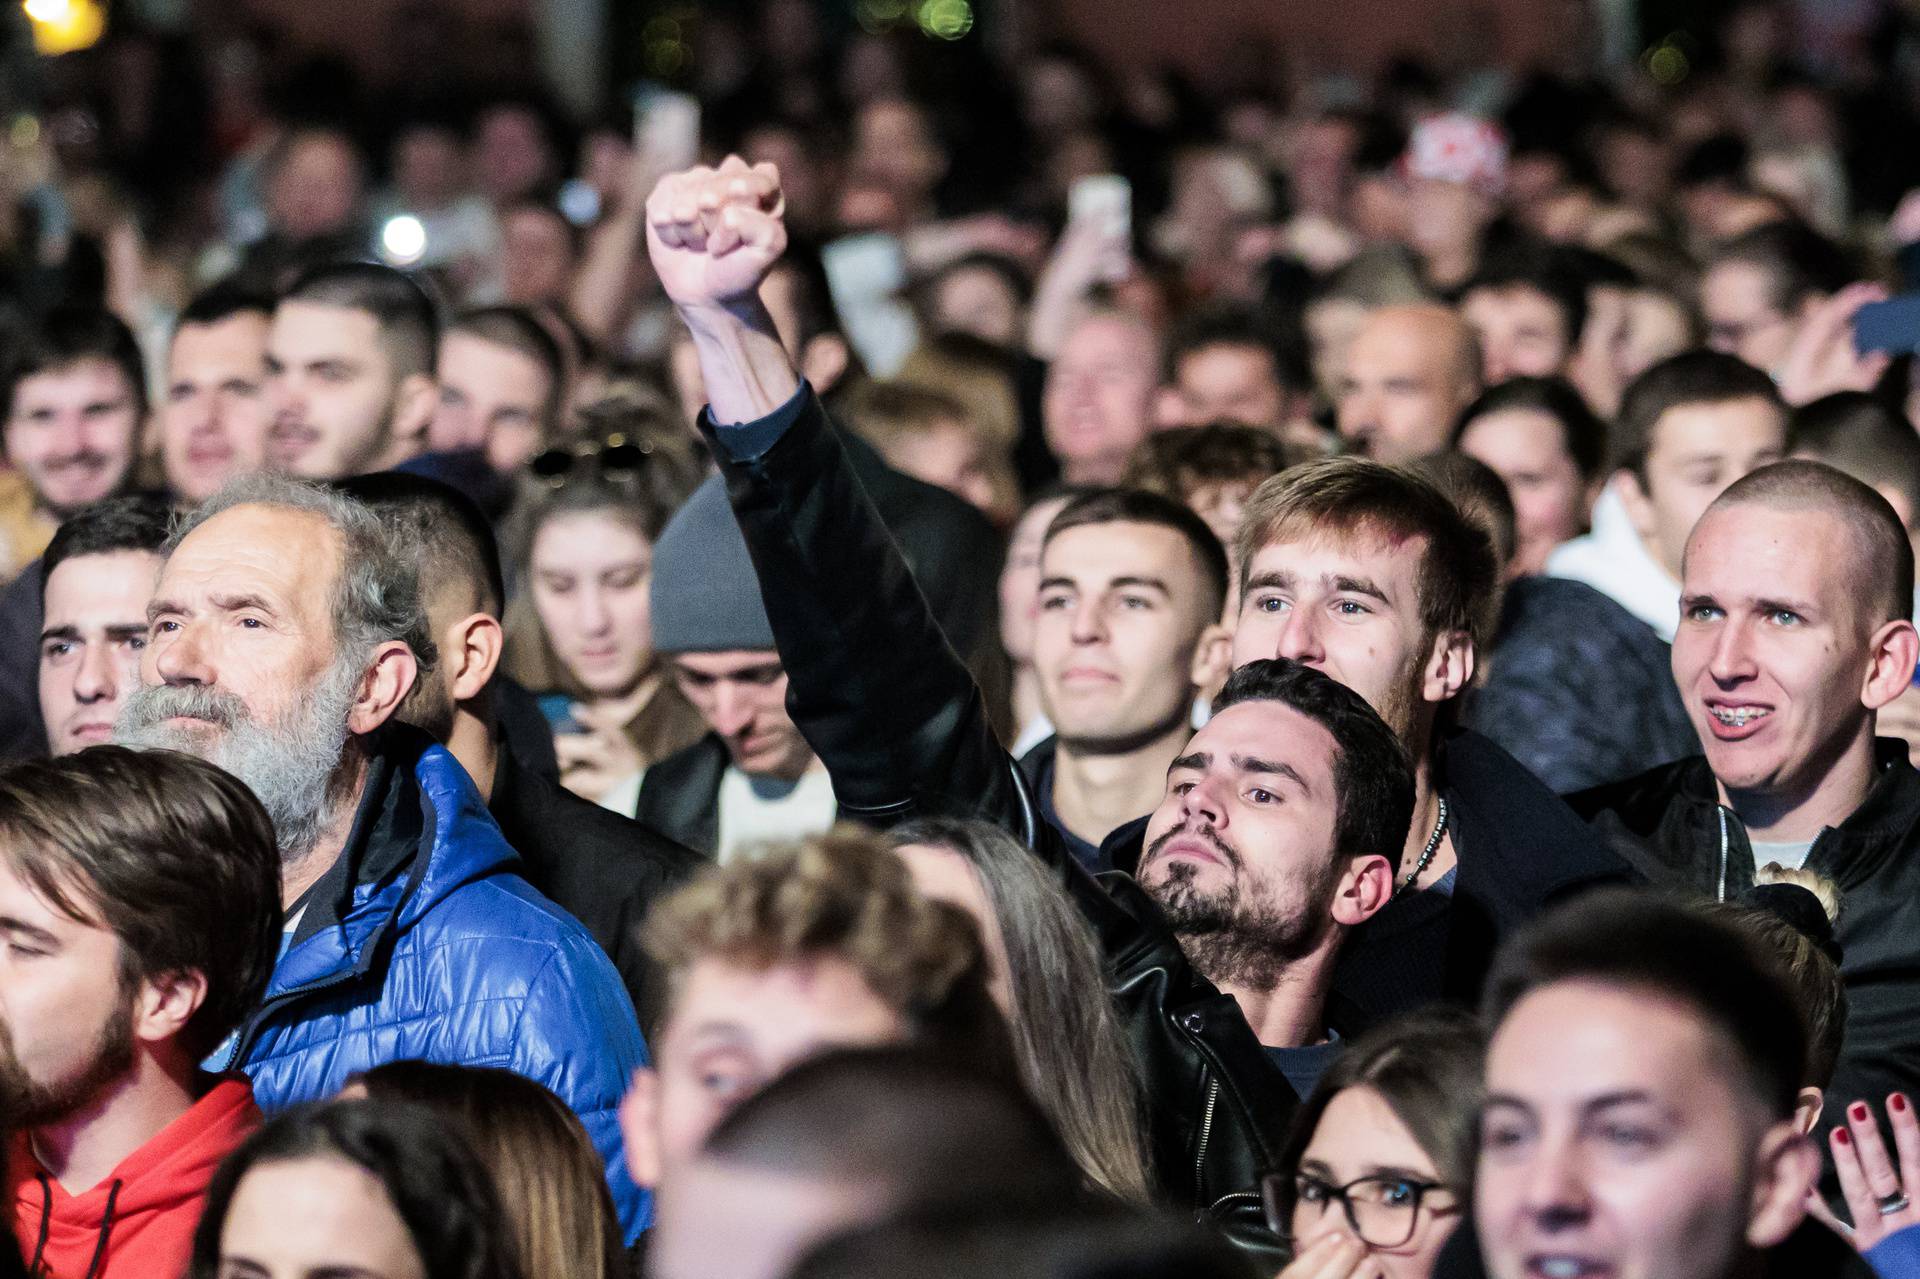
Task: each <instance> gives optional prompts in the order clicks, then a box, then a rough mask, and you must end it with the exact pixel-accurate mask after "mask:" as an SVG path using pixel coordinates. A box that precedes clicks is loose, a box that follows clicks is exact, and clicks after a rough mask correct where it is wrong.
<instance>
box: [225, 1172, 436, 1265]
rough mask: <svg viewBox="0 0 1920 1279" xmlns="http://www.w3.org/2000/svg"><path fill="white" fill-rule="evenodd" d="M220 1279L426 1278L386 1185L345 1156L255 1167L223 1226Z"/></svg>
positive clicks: (235, 1195) (236, 1197) (246, 1179)
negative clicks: (319, 1278) (312, 1277)
mask: <svg viewBox="0 0 1920 1279" xmlns="http://www.w3.org/2000/svg"><path fill="white" fill-rule="evenodd" d="M218 1273H219V1275H220V1279H306V1276H309V1275H317V1274H328V1275H335V1274H337V1275H352V1276H354V1277H355V1279H426V1273H427V1267H426V1263H425V1262H424V1261H422V1260H421V1257H420V1252H419V1250H418V1249H417V1248H415V1247H414V1243H413V1236H412V1235H411V1234H409V1233H408V1231H407V1225H406V1223H405V1222H404V1221H402V1220H401V1219H400V1214H399V1213H398V1212H396V1211H395V1210H394V1206H393V1201H392V1200H391V1199H389V1198H388V1197H387V1192H386V1188H385V1187H384V1186H382V1185H381V1184H380V1182H379V1180H378V1179H377V1178H375V1177H374V1175H373V1174H372V1173H370V1172H368V1171H367V1170H366V1169H364V1168H361V1167H359V1166H357V1165H355V1164H351V1163H348V1162H347V1161H346V1160H344V1159H336V1158H329V1157H326V1156H312V1157H309V1158H305V1159H286V1160H281V1161H279V1162H276V1163H263V1164H258V1165H255V1167H254V1168H253V1170H252V1171H250V1172H248V1173H247V1174H246V1176H244V1177H242V1178H241V1179H240V1185H239V1187H238V1188H237V1189H236V1190H235V1191H234V1195H233V1202H232V1203H231V1204H230V1205H228V1208H227V1219H226V1221H225V1223H224V1224H223V1225H222V1226H221V1228H220V1269H219V1271H218Z"/></svg>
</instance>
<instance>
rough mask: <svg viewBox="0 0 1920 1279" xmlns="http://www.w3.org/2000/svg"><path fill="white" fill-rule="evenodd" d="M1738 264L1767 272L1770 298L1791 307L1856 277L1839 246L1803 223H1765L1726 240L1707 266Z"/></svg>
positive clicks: (1775, 305)
mask: <svg viewBox="0 0 1920 1279" xmlns="http://www.w3.org/2000/svg"><path fill="white" fill-rule="evenodd" d="M1726 262H1741V263H1746V264H1748V265H1750V266H1756V267H1759V268H1761V269H1762V270H1764V271H1765V272H1766V273H1767V294H1768V301H1769V302H1771V304H1772V305H1773V308H1774V310H1776V311H1791V310H1793V308H1794V307H1796V306H1798V305H1799V304H1800V302H1801V301H1802V299H1804V298H1806V297H1808V296H1809V295H1814V294H1827V293H1832V292H1834V291H1836V290H1837V289H1839V288H1841V287H1842V286H1844V285H1845V284H1846V283H1847V282H1848V281H1849V280H1851V279H1853V278H1854V274H1855V272H1854V267H1853V263H1851V262H1849V261H1848V260H1847V255H1846V252H1845V251H1844V250H1843V249H1841V248H1840V246H1839V245H1837V244H1835V243H1834V242H1833V241H1831V240H1829V239H1827V238H1826V237H1825V236H1823V235H1821V234H1820V233H1819V232H1818V231H1815V230H1814V229H1813V228H1811V227H1809V226H1807V225H1806V224H1805V223H1802V222H1791V221H1780V222H1768V223H1765V224H1763V225H1761V226H1757V227H1754V228H1752V229H1751V230H1748V231H1743V232H1741V233H1740V234H1739V235H1736V236H1734V237H1733V238H1732V239H1731V240H1728V241H1727V242H1726V243H1725V244H1724V245H1722V246H1720V248H1719V249H1718V250H1717V251H1716V252H1715V253H1714V254H1713V255H1712V257H1710V258H1709V259H1708V261H1707V269H1708V270H1709V271H1711V270H1712V269H1713V268H1714V267H1716V266H1719V265H1721V264H1722V263H1726Z"/></svg>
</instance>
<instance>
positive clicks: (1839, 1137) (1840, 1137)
mask: <svg viewBox="0 0 1920 1279" xmlns="http://www.w3.org/2000/svg"><path fill="white" fill-rule="evenodd" d="M1833 1144H1834V1145H1836V1146H1851V1145H1852V1144H1853V1134H1852V1133H1850V1132H1848V1131H1847V1130H1846V1129H1845V1128H1835V1129H1834V1130H1833Z"/></svg>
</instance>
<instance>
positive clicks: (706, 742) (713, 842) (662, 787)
mask: <svg viewBox="0 0 1920 1279" xmlns="http://www.w3.org/2000/svg"><path fill="white" fill-rule="evenodd" d="M727 759H728V756H727V744H726V742H724V741H722V740H721V738H720V735H719V734H718V733H708V734H707V735H706V736H705V737H703V738H701V739H700V740H699V741H697V742H695V743H694V744H693V745H691V746H685V747H682V748H681V749H679V750H677V751H675V752H674V753H673V754H671V755H669V756H667V757H666V758H665V759H663V760H660V761H659V762H657V763H655V764H654V765H653V766H652V767H651V768H649V769H647V775H646V776H645V777H644V778H642V779H641V780H640V802H639V804H638V806H636V807H635V809H634V812H633V819H634V820H635V821H637V822H639V823H640V824H641V825H642V826H645V827H646V828H647V829H648V830H655V831H659V832H660V833H661V834H662V835H664V836H666V837H667V838H668V839H671V840H674V841H676V842H678V843H681V844H685V845H686V846H687V847H688V848H691V849H693V850H694V851H695V852H696V853H699V854H700V855H701V856H703V857H705V858H707V859H709V860H711V859H712V858H713V856H714V854H715V853H716V852H718V851H719V848H720V778H721V776H722V775H723V774H724V773H725V772H726V771H727Z"/></svg>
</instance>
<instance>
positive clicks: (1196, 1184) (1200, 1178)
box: [1193, 1073, 1220, 1203]
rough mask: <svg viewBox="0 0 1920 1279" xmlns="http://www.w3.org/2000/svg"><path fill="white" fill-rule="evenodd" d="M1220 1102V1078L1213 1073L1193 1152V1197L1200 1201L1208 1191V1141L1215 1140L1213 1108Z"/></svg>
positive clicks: (1208, 1085)
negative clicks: (1205, 1173)
mask: <svg viewBox="0 0 1920 1279" xmlns="http://www.w3.org/2000/svg"><path fill="white" fill-rule="evenodd" d="M1219 1102H1220V1080H1219V1079H1218V1078H1217V1077H1215V1076H1214V1075H1212V1074H1211V1073H1209V1074H1208V1076H1207V1104H1206V1106H1205V1107H1204V1108H1203V1109H1202V1110H1201V1112H1200V1141H1199V1143H1198V1144H1197V1145H1196V1146H1195V1147H1194V1152H1193V1198H1194V1202H1195V1203H1198V1202H1200V1196H1201V1195H1202V1194H1204V1193H1205V1192H1206V1179H1205V1175H1204V1169H1205V1167H1206V1162H1207V1143H1208V1142H1210V1141H1212V1140H1213V1108H1214V1107H1215V1106H1217V1105H1218V1104H1219Z"/></svg>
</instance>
